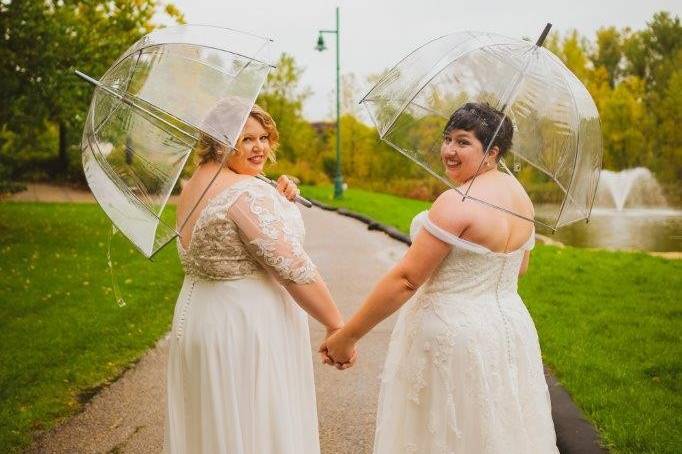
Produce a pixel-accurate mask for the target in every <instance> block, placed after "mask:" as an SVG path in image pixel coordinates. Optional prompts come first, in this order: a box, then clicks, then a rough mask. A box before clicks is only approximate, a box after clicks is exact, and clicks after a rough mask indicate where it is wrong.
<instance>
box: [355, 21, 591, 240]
mask: <svg viewBox="0 0 682 454" xmlns="http://www.w3.org/2000/svg"><path fill="white" fill-rule="evenodd" d="M550 26H551V25H550V24H548V25H547V27H545V30H544V31H543V33H542V35H541V37H540V38H539V39H538V41H537V42H536V43H532V42H528V41H524V40H520V39H511V38H507V37H504V36H501V35H497V34H493V33H482V32H469V31H467V32H460V33H454V34H451V35H447V36H443V37H441V38H437V39H434V40H433V41H431V42H429V43H427V44H425V45H423V46H422V47H420V48H418V49H417V50H415V51H414V52H412V53H411V54H409V55H408V56H407V57H405V58H404V59H403V60H402V61H400V62H399V63H398V64H396V65H395V66H394V67H393V68H392V69H391V70H389V71H388V72H386V73H385V74H384V75H383V76H382V77H381V79H380V80H379V81H378V82H377V83H376V85H375V86H374V87H373V88H372V89H371V90H370V91H369V93H367V95H365V97H364V98H363V99H362V101H361V103H362V104H364V105H365V106H366V108H367V110H368V112H369V115H370V117H371V118H372V121H373V122H374V124H375V126H376V128H377V130H378V133H379V135H380V137H381V139H382V140H383V141H385V142H386V143H388V144H389V145H391V146H392V147H393V148H394V149H396V150H397V151H399V152H400V153H402V154H403V155H405V156H406V157H408V158H409V159H411V160H412V161H414V162H416V163H417V164H419V165H420V166H422V167H423V168H424V169H425V170H426V171H427V172H428V173H430V174H431V175H433V176H435V177H436V178H438V179H439V180H441V181H443V182H444V183H445V184H447V185H448V186H450V187H452V188H454V189H455V190H457V191H458V192H459V193H460V194H461V195H462V197H464V198H468V199H472V200H477V201H479V202H482V203H485V204H487V205H490V206H492V207H494V208H498V209H503V210H504V211H508V210H505V209H504V208H502V207H500V206H498V205H497V204H496V201H495V200H482V199H480V198H475V197H473V196H472V194H470V190H471V188H472V186H473V185H475V184H476V177H474V178H472V179H470V180H469V182H467V183H465V184H464V185H463V186H459V187H458V186H456V184H455V183H453V182H452V181H450V180H449V179H448V178H447V176H446V174H445V169H444V166H443V164H442V162H441V156H440V145H441V143H442V140H443V136H442V132H443V127H444V126H445V124H446V122H447V121H448V119H449V118H450V115H451V114H452V113H453V112H454V111H455V110H457V109H458V108H459V107H462V106H463V105H464V104H466V103H468V102H478V103H488V104H490V105H491V106H492V107H494V108H496V109H498V110H499V111H501V112H502V113H503V115H504V116H503V117H502V118H501V119H500V124H499V125H496V128H495V132H494V134H493V137H492V139H491V140H490V143H484V144H482V145H483V147H484V150H485V154H486V155H487V153H488V152H489V150H490V148H491V147H492V144H493V142H494V139H495V137H496V136H497V132H498V131H499V127H500V126H501V124H502V121H504V118H505V117H507V118H509V119H510V120H511V122H512V124H513V127H514V139H513V144H512V147H511V149H510V150H509V153H508V154H507V155H505V157H504V158H503V159H502V160H501V162H500V166H501V168H502V169H504V170H505V171H507V172H509V173H510V174H512V175H513V176H515V177H516V178H517V179H518V180H519V181H520V182H521V184H523V186H524V187H525V188H526V190H527V192H528V193H529V195H530V196H531V199H532V200H533V202H534V204H535V205H536V214H535V219H528V218H526V219H528V220H529V221H533V222H535V223H537V224H538V225H541V226H544V227H545V228H546V229H548V230H550V231H555V230H556V229H557V228H559V227H562V226H565V225H567V224H570V223H573V222H576V221H580V220H587V219H589V216H590V212H591V209H592V204H593V202H594V197H595V193H596V189H597V183H598V180H599V171H600V169H601V165H602V144H601V128H600V124H599V114H598V112H597V108H596V106H595V104H594V101H593V100H592V97H591V96H590V94H589V93H588V91H587V89H586V88H585V86H584V85H583V84H582V83H581V82H580V81H579V80H578V79H577V78H576V76H575V75H574V74H573V73H572V72H571V71H570V70H569V69H568V68H567V67H566V66H565V65H564V64H563V63H562V62H561V60H559V59H558V58H557V57H556V56H555V55H554V54H553V53H552V52H550V51H549V50H547V49H545V48H544V47H542V43H543V41H544V39H545V37H546V36H547V33H548V32H549V28H550ZM484 159H485V156H484ZM482 164H483V162H481V165H482ZM480 168H481V167H479V170H480ZM477 175H478V174H477ZM512 214H514V215H516V216H519V217H524V216H522V215H521V214H519V213H512ZM524 218H525V217H524Z"/></svg>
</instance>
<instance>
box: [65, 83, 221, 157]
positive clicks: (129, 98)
mask: <svg viewBox="0 0 682 454" xmlns="http://www.w3.org/2000/svg"><path fill="white" fill-rule="evenodd" d="M76 74H77V75H78V76H80V77H81V78H83V79H85V80H86V81H88V82H90V83H91V84H93V85H95V86H96V87H97V88H101V89H102V90H104V91H106V92H107V93H109V94H110V95H112V96H115V97H117V98H118V99H120V100H121V101H123V102H124V103H126V104H128V105H129V106H131V107H133V108H135V109H138V110H140V111H142V112H144V113H146V114H147V115H149V116H151V117H152V118H154V119H155V120H158V121H160V122H161V123H163V124H165V125H166V126H169V127H170V128H172V129H174V130H176V131H177V132H179V133H180V134H182V135H183V136H185V137H189V138H190V139H192V140H194V141H198V140H199V138H198V137H195V136H193V135H192V134H190V133H189V132H187V131H185V130H183V129H181V128H178V127H177V126H176V125H174V124H173V123H170V122H169V121H167V120H165V119H163V118H161V117H160V116H158V115H157V114H155V113H154V112H151V111H150V110H148V109H145V108H144V107H142V106H140V105H139V104H137V103H136V101H142V102H145V103H146V101H144V100H143V99H141V98H139V97H137V96H135V95H131V94H127V93H126V94H122V93H119V92H118V91H117V90H114V89H113V88H110V87H107V86H106V85H104V84H103V83H102V82H100V81H98V80H96V79H93V78H92V77H90V76H88V75H87V74H84V73H82V72H80V71H78V70H76ZM154 108H156V109H159V111H160V112H162V113H164V114H165V115H168V116H169V117H171V118H173V119H175V120H177V121H178V122H180V123H182V124H185V125H188V126H190V127H191V128H193V129H197V128H195V127H194V126H192V125H190V124H188V123H187V122H185V121H183V120H181V119H179V118H177V117H176V116H174V115H172V114H171V113H169V112H167V111H165V110H163V109H161V108H158V107H156V106H154ZM188 145H189V144H188ZM225 145H228V144H225ZM228 146H230V145H228Z"/></svg>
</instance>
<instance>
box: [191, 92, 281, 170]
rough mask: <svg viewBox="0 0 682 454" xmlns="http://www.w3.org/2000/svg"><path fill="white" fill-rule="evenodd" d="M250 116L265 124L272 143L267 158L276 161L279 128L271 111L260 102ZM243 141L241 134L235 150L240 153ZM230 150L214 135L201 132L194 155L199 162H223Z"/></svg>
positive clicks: (252, 109) (269, 140)
mask: <svg viewBox="0 0 682 454" xmlns="http://www.w3.org/2000/svg"><path fill="white" fill-rule="evenodd" d="M249 117H250V118H253V119H254V120H256V121H257V122H258V123H260V124H261V126H263V129H265V130H266V131H267V133H268V143H269V144H270V150H269V151H268V153H267V156H266V157H267V159H269V160H270V161H272V162H275V151H277V148H278V147H279V131H278V130H277V124H276V123H275V120H273V119H272V116H270V114H269V113H267V112H266V111H265V110H264V109H263V108H262V107H260V106H259V105H258V104H254V105H253V107H252V108H251V112H250V113H249ZM241 142H242V136H241V135H240V136H239V138H238V139H237V143H236V144H235V152H236V153H239V145H240V144H241ZM227 151H228V149H227V146H226V145H224V144H223V143H221V142H218V141H217V140H215V139H214V138H213V137H211V136H209V135H207V134H204V133H201V134H200V136H199V141H198V142H197V144H196V146H195V147H194V155H195V158H196V160H197V162H198V163H199V165H201V164H206V163H208V162H217V163H221V162H223V159H224V158H225V153H226V152H227Z"/></svg>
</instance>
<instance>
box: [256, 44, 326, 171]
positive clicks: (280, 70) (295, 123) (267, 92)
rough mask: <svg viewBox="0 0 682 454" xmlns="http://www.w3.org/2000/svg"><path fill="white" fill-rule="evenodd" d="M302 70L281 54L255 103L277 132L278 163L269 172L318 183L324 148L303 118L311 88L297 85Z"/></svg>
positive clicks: (292, 60)
mask: <svg viewBox="0 0 682 454" xmlns="http://www.w3.org/2000/svg"><path fill="white" fill-rule="evenodd" d="M302 73H303V68H302V67H300V66H298V65H297V64H296V61H295V60H294V57H292V56H291V55H288V54H286V53H283V54H282V55H281V56H280V58H279V60H278V62H277V68H276V69H274V70H273V71H271V72H270V74H269V75H268V79H267V81H266V83H265V86H264V87H263V90H262V91H261V94H260V96H259V97H258V100H257V102H258V104H260V105H261V107H263V108H264V109H265V110H267V111H268V112H269V113H270V115H272V117H273V119H274V120H275V122H276V123H277V129H278V130H279V133H280V147H279V150H278V151H277V165H276V166H275V167H274V168H271V169H270V171H272V172H277V173H288V174H292V175H295V176H297V177H299V178H300V179H301V180H302V181H304V182H313V183H317V182H320V181H322V180H324V178H325V177H324V174H323V173H322V170H321V169H322V156H321V150H322V148H323V147H322V145H321V139H320V137H319V136H318V135H317V133H316V132H315V130H314V129H313V127H312V126H311V125H310V123H309V122H308V121H307V120H306V119H305V118H304V117H303V103H304V101H305V100H306V99H307V98H308V97H309V96H310V90H309V89H308V88H307V87H301V86H300V79H301V74H302ZM316 169H317V170H316Z"/></svg>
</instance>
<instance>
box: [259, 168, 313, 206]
mask: <svg viewBox="0 0 682 454" xmlns="http://www.w3.org/2000/svg"><path fill="white" fill-rule="evenodd" d="M256 178H258V179H259V180H261V181H265V182H266V183H267V184H269V185H270V186H272V187H273V188H276V187H277V183H275V182H274V181H272V180H271V179H270V178H268V177H266V176H264V175H256ZM294 201H296V202H298V203H300V204H301V205H303V206H305V207H308V208H311V207H312V206H313V204H312V202H310V200H308V199H306V198H305V197H301V196H300V195H297V196H296V198H295V199H294Z"/></svg>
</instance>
